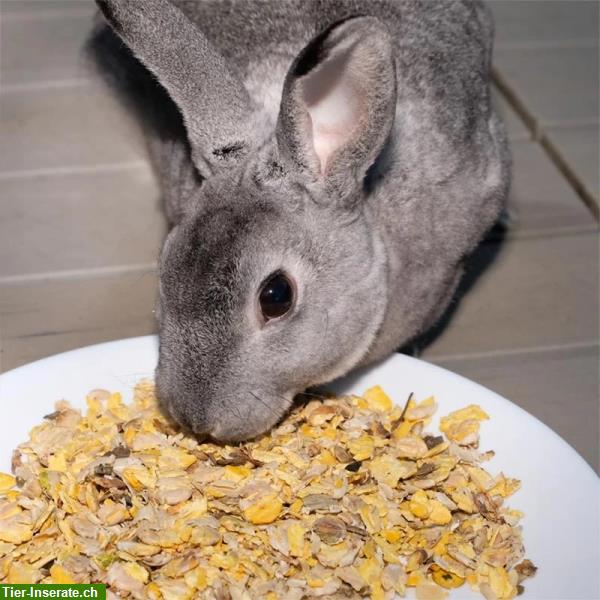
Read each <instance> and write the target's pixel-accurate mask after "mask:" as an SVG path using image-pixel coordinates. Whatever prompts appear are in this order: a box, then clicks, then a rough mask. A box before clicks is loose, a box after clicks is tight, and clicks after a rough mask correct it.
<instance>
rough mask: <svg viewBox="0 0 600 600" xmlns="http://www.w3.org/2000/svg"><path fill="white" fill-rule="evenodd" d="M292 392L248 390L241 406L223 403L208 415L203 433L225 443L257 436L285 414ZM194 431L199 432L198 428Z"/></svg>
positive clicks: (270, 427)
mask: <svg viewBox="0 0 600 600" xmlns="http://www.w3.org/2000/svg"><path fill="white" fill-rule="evenodd" d="M294 396H295V394H294V393H293V392H290V393H286V394H284V395H279V394H266V393H264V392H257V391H248V393H247V394H246V395H245V398H246V402H245V403H244V405H243V406H241V405H240V404H239V403H237V404H234V403H233V402H232V403H231V404H229V403H228V404H226V405H225V404H224V405H223V406H222V408H221V410H220V411H219V413H220V414H218V415H215V418H214V421H212V423H211V422H210V417H209V423H208V427H207V429H208V431H207V432H205V434H204V435H208V436H209V437H210V438H211V439H213V440H214V441H217V442H227V443H234V442H241V441H246V440H249V439H253V438H256V437H258V436H260V435H262V434H264V433H267V432H268V431H270V430H271V429H272V428H273V427H274V426H275V425H277V423H278V422H279V421H281V419H283V418H284V417H285V415H286V414H287V413H288V410H289V409H290V407H291V405H292V403H293V398H294ZM225 411H226V414H224V412H225ZM209 414H210V412H209ZM195 433H196V435H198V432H195Z"/></svg>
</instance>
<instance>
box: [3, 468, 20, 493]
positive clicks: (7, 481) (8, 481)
mask: <svg viewBox="0 0 600 600" xmlns="http://www.w3.org/2000/svg"><path fill="white" fill-rule="evenodd" d="M16 482H17V480H16V479H15V478H14V477H13V476H12V475H9V474H8V473H0V494H1V493H2V492H7V491H8V490H10V489H11V488H12V487H14V486H15V484H16Z"/></svg>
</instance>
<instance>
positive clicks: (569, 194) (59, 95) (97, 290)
mask: <svg viewBox="0 0 600 600" xmlns="http://www.w3.org/2000/svg"><path fill="white" fill-rule="evenodd" d="M491 4H492V9H493V11H494V13H495V15H496V19H497V44H496V48H497V51H496V61H495V65H496V71H497V78H498V85H499V87H500V89H501V93H500V92H498V91H496V93H495V99H496V102H497V104H498V106H499V107H500V109H501V111H502V112H503V114H504V115H505V120H506V122H507V125H508V129H509V132H510V137H511V139H512V141H513V153H514V161H515V170H514V185H513V191H512V194H511V198H510V204H509V211H508V219H507V221H508V227H507V229H506V231H505V232H504V233H503V234H501V233H499V232H498V231H495V232H493V234H492V235H490V237H489V239H488V240H487V241H486V242H485V243H484V244H482V246H481V247H480V248H479V250H478V251H477V252H476V253H475V255H474V256H473V257H472V260H471V261H470V263H469V269H468V272H467V277H466V278H465V281H464V282H463V285H462V290H461V294H464V296H463V297H462V298H461V299H460V300H457V302H456V303H455V305H454V306H453V309H452V311H451V312H450V313H449V314H448V315H447V316H446V318H445V319H444V320H443V321H442V323H441V324H440V326H439V327H438V329H437V330H436V331H435V332H433V333H432V334H431V335H430V336H429V337H428V340H427V341H428V345H427V346H425V347H424V348H423V349H422V357H423V358H425V359H427V360H430V361H432V362H436V363H439V364H441V365H443V366H445V367H447V368H449V369H451V370H454V371H457V372H459V373H462V374H464V375H466V376H467V377H470V378H472V379H475V380H476V381H478V382H480V383H482V384H484V385H487V386H488V387H490V388H492V389H494V390H496V391H498V392H500V393H501V394H503V395H505V396H507V397H508V398H510V399H511V400H513V401H515V402H516V403H518V404H520V405H521V406H523V407H524V408H525V409H527V410H529V411H530V412H531V413H533V414H535V415H536V416H537V417H539V418H540V419H541V420H542V421H544V422H546V423H547V424H548V425H549V426H550V427H552V428H553V429H555V430H556V431H558V433H560V434H561V435H562V436H563V437H565V439H567V441H569V442H570V443H571V444H572V445H573V446H574V447H575V448H576V449H577V450H579V452H581V453H582V455H583V456H584V457H585V458H586V459H587V460H588V461H589V462H590V463H591V464H592V465H593V466H594V467H595V468H598V460H599V457H598V418H599V415H598V403H599V391H598V222H597V220H596V218H595V217H594V214H597V212H598V209H597V207H598V125H599V112H598V3H597V2H595V1H589V2H586V1H584V2H579V1H543V0H542V1H535V2H530V1H508V2H504V1H494V2H492V3H491ZM93 13H94V8H93V5H92V3H91V2H89V1H88V0H71V1H68V0H62V1H56V0H37V1H36V0H27V1H24V0H2V2H1V4H0V139H1V140H2V146H1V150H0V344H1V352H2V354H1V359H0V370H7V369H11V368H13V367H16V366H18V365H21V364H23V363H25V362H28V361H31V360H35V359H37V358H41V357H43V356H47V355H49V354H53V353H56V352H60V351H63V350H67V349H71V348H75V347H78V346H82V345H87V344H92V343H96V342H100V341H105V340H109V339H115V338H120V337H127V336H132V335H141V334H145V333H150V332H152V331H154V320H153V314H152V308H153V303H154V294H155V286H156V279H155V269H154V265H155V259H156V256H157V253H158V249H159V247H160V243H161V239H162V236H163V235H164V232H165V223H164V219H163V216H162V214H161V211H160V207H159V197H158V192H157V189H156V184H155V182H154V179H153V176H152V173H151V171H150V169H149V167H148V165H147V162H146V158H145V153H144V148H143V142H142V140H141V138H140V135H139V132H138V129H137V127H136V125H135V124H134V123H132V122H131V120H130V119H129V118H128V116H127V115H126V114H125V113H124V111H123V110H122V108H121V107H120V105H119V104H118V103H117V102H116V101H115V100H114V99H113V98H112V97H111V96H110V95H109V94H108V93H107V91H106V90H105V89H104V88H103V87H102V85H101V84H99V83H98V82H97V81H95V79H94V78H93V76H92V75H91V73H90V71H89V70H88V68H87V67H86V65H85V63H84V61H83V60H82V57H81V53H80V48H81V45H82V43H83V40H84V39H85V36H86V34H87V31H88V29H89V26H90V23H91V18H92V15H93ZM557 165H558V166H560V169H559V168H558V167H557Z"/></svg>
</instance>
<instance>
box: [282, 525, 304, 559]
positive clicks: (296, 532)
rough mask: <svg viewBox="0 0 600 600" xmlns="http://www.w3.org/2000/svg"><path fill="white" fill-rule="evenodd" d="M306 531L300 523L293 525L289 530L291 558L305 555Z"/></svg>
mask: <svg viewBox="0 0 600 600" xmlns="http://www.w3.org/2000/svg"><path fill="white" fill-rule="evenodd" d="M305 533H306V529H305V528H304V527H302V525H300V523H292V524H291V525H290V526H289V527H288V528H287V539H288V544H289V545H290V554H291V556H298V557H301V556H303V555H304V534H305Z"/></svg>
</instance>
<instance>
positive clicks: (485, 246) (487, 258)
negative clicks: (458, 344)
mask: <svg viewBox="0 0 600 600" xmlns="http://www.w3.org/2000/svg"><path fill="white" fill-rule="evenodd" d="M506 232H507V226H506V225H505V224H504V223H503V222H502V221H501V220H500V221H498V222H497V223H496V225H494V227H492V229H491V230H490V232H489V233H488V235H487V236H486V237H485V239H484V240H483V242H481V244H479V246H477V248H475V250H474V251H473V252H472V253H471V255H470V256H469V257H468V258H467V259H466V260H465V267H464V268H465V273H464V275H463V278H462V280H461V282H460V283H459V285H458V288H457V290H456V292H455V294H454V298H453V299H452V301H451V303H450V305H449V306H448V308H447V309H446V311H445V312H444V313H443V315H442V316H441V317H440V320H439V321H438V322H437V323H436V324H435V325H434V326H433V327H432V328H431V329H429V330H427V331H426V332H425V333H423V334H421V335H420V336H418V337H416V338H415V339H413V340H412V341H410V342H409V343H408V344H405V345H404V346H402V347H401V348H399V349H398V350H397V352H400V353H402V354H408V355H409V356H414V357H419V356H420V355H421V353H422V352H423V351H424V350H425V349H426V348H427V347H428V346H429V345H430V344H432V343H433V342H434V341H435V340H436V339H438V337H440V336H441V335H442V334H443V333H444V332H445V331H446V328H447V327H448V326H449V325H450V324H451V323H452V319H453V317H454V315H455V313H456V310H457V308H458V306H459V304H460V301H461V300H462V298H463V296H465V295H466V294H468V293H469V291H470V290H471V289H472V288H473V286H474V285H475V283H476V282H477V280H478V279H479V277H480V276H481V275H482V273H484V271H486V269H487V268H488V267H489V266H490V265H491V264H492V263H493V262H494V261H495V260H496V258H497V257H498V255H499V254H500V252H501V251H502V248H503V246H504V243H503V242H504V239H505V237H506Z"/></svg>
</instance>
